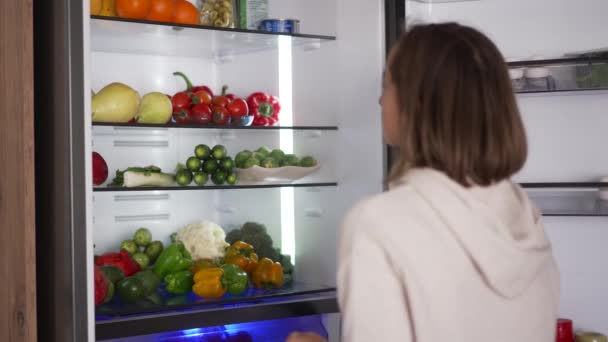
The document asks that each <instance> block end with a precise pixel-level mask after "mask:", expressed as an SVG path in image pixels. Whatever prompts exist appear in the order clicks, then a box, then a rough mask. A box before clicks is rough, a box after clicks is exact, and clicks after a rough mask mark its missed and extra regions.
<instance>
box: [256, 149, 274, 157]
mask: <svg viewBox="0 0 608 342" xmlns="http://www.w3.org/2000/svg"><path fill="white" fill-rule="evenodd" d="M255 152H256V153H258V154H260V155H261V156H262V159H266V158H268V156H270V151H269V150H268V149H267V148H266V147H260V148H258V149H257V150H255Z"/></svg>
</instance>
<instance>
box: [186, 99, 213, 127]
mask: <svg viewBox="0 0 608 342" xmlns="http://www.w3.org/2000/svg"><path fill="white" fill-rule="evenodd" d="M212 117H213V115H212V112H211V108H209V106H208V105H206V104H204V103H199V104H197V105H195V106H194V107H192V109H191V110H190V121H191V122H193V123H197V124H202V125H206V124H209V123H211V121H212Z"/></svg>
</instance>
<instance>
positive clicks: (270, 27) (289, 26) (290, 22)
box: [260, 19, 300, 33]
mask: <svg viewBox="0 0 608 342" xmlns="http://www.w3.org/2000/svg"><path fill="white" fill-rule="evenodd" d="M260 30H262V31H267V32H276V33H300V21H299V20H298V19H266V20H262V21H261V22H260Z"/></svg>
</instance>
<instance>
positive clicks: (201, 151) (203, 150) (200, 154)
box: [194, 144, 211, 160]
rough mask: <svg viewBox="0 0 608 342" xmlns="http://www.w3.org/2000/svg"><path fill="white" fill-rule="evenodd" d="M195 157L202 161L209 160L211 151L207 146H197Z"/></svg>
mask: <svg viewBox="0 0 608 342" xmlns="http://www.w3.org/2000/svg"><path fill="white" fill-rule="evenodd" d="M194 155H195V156H196V157H197V158H198V159H200V160H204V159H207V158H209V156H210V155H211V149H210V148H209V146H207V145H205V144H200V145H196V147H195V148H194Z"/></svg>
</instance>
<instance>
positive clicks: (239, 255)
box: [224, 241, 259, 274]
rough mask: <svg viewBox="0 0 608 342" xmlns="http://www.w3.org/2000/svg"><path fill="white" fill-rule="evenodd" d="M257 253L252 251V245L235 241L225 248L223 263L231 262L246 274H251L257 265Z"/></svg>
mask: <svg viewBox="0 0 608 342" xmlns="http://www.w3.org/2000/svg"><path fill="white" fill-rule="evenodd" d="M258 261H259V258H258V255H257V254H256V253H255V252H254V250H253V246H252V245H250V244H248V243H246V242H243V241H237V242H235V243H233V244H232V246H230V247H228V248H227V249H226V258H225V259H224V263H226V264H233V265H237V266H238V267H240V268H241V269H242V270H243V271H245V272H247V274H251V273H252V272H253V271H254V270H255V269H256V268H257V266H258Z"/></svg>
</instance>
